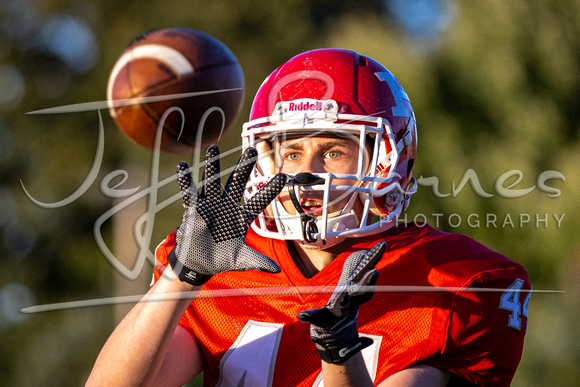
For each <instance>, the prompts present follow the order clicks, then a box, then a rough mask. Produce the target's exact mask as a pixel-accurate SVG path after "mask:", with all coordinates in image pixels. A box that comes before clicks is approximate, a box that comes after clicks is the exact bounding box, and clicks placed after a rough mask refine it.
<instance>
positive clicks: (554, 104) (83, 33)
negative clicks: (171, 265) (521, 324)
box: [0, 0, 580, 386]
mask: <svg viewBox="0 0 580 387" xmlns="http://www.w3.org/2000/svg"><path fill="white" fill-rule="evenodd" d="M165 27H187V28H193V29H198V30H201V31H203V32H206V33H209V34H211V35H213V36H215V37H217V38H218V39H220V40H221V41H222V42H224V43H225V44H226V45H227V46H228V47H230V49H231V50H232V51H233V52H234V54H235V55H236V56H237V58H238V59H239V61H240V63H241V65H242V68H243V70H244V73H245V78H246V99H245V104H244V109H243V111H242V114H241V115H240V117H239V118H238V120H237V121H236V124H235V125H234V126H233V127H232V129H231V130H230V131H229V133H228V134H227V135H226V136H225V137H224V138H222V140H220V143H219V145H220V147H221V148H222V151H223V150H233V151H234V152H232V155H233V156H232V160H226V162H225V164H226V166H227V163H230V165H233V163H234V162H235V159H237V157H238V152H237V151H236V149H238V147H239V146H240V144H241V140H240V137H239V133H240V129H241V124H242V123H243V122H244V121H245V119H246V118H247V117H248V114H249V108H250V105H251V102H252V98H253V95H254V93H255V92H256V90H257V88H258V86H259V85H260V83H261V82H262V80H263V79H264V78H265V77H266V76H267V75H268V74H269V73H270V72H271V71H272V70H273V69H274V68H275V67H277V66H278V65H280V64H281V63H283V62H284V61H286V60H287V59H289V58H290V57H292V56H293V55H295V54H297V53H299V52H302V51H305V50H309V49H313V48H320V47H342V48H349V49H354V50H356V51H358V52H360V53H361V54H365V55H368V56H370V57H372V58H374V59H376V60H378V61H379V62H381V63H383V64H384V65H385V66H386V67H387V68H389V69H390V70H391V72H393V73H394V74H395V76H396V77H397V78H398V79H399V80H400V81H401V83H402V84H403V86H404V87H405V89H406V91H407V93H408V95H409V96H410V98H411V101H412V103H413V106H414V108H415V113H416V116H417V121H418V128H419V150H418V155H419V157H418V160H417V163H416V173H415V175H416V177H417V178H419V182H420V189H419V192H418V193H417V194H416V195H415V196H414V197H413V200H412V205H411V207H410V209H409V211H408V213H407V220H408V221H412V220H418V221H428V222H429V223H430V224H431V225H433V226H435V227H436V228H439V229H441V230H444V231H450V232H458V233H465V234H467V235H470V236H472V237H474V238H476V239H477V240H479V241H480V242H483V243H484V244H486V245H488V246H489V247H491V248H493V249H495V250H497V251H499V252H501V253H503V254H505V255H507V256H509V257H510V258H512V259H514V260H516V261H518V262H520V263H522V264H523V265H524V266H525V267H526V268H527V270H528V272H529V275H530V280H531V282H532V284H533V286H534V289H536V290H560V291H563V292H564V293H535V294H533V296H532V298H531V303H530V306H529V319H530V321H529V325H528V330H527V338H526V343H525V348H524V354H523V359H522V362H521V365H520V367H519V369H518V371H517V373H516V376H515V379H514V382H513V385H514V386H546V385H550V386H572V385H580V324H578V322H577V320H576V319H578V318H580V307H579V306H580V284H579V281H578V279H579V278H580V242H579V240H578V238H577V232H578V229H579V228H580V211H579V210H580V209H579V207H580V201H579V200H578V190H579V188H580V181H579V180H580V169H579V168H578V166H579V165H580V143H579V129H580V109H579V106H580V2H578V1H570V0H528V1H525V2H507V1H501V0H486V1H453V0H406V1H405V0H383V1H381V0H359V1H356V2H352V1H346V0H333V1H326V0H321V1H314V2H311V1H306V0H284V1H280V0H270V1H263V2H243V1H238V0H216V1H192V0H187V1H186V0H176V1H166V0H141V1H111V0H90V1H84V2H79V1H73V0H49V1H46V0H43V1H41V0H0V208H1V210H0V265H1V266H0V267H1V270H0V348H2V350H1V351H0V375H2V377H1V378H0V385H6V386H32V385H42V386H45V385H46V386H78V385H81V384H83V383H84V381H85V379H86V377H87V376H88V374H89V372H90V370H91V368H92V364H93V362H94V360H95V358H96V356H97V355H98V353H99V350H100V348H101V347H102V345H103V344H104V342H105V340H106V338H107V337H108V335H109V334H110V333H111V331H112V330H113V329H114V327H115V325H116V324H117V322H118V321H119V320H120V318H122V316H123V315H124V314H125V313H126V312H127V310H128V308H130V307H131V305H132V303H131V302H132V300H130V299H129V300H128V301H129V302H127V303H118V302H109V303H107V302H105V304H108V305H100V306H99V305H98V306H88V305H87V304H86V303H85V304H83V303H80V304H72V305H71V304H64V305H63V306H62V307H60V308H56V309H57V310H52V311H46V312H39V313H28V314H25V313H21V312H20V310H21V309H22V308H25V307H29V306H35V305H46V304H55V303H65V302H76V301H84V300H98V299H102V298H109V297H118V296H130V295H138V294H142V293H144V292H146V290H147V288H148V285H149V282H150V278H151V271H152V265H151V264H150V263H149V262H148V261H145V262H142V261H139V259H138V256H139V254H138V250H139V249H138V246H137V244H136V242H135V239H136V238H135V233H136V234H140V233H141V232H142V230H140V229H138V230H136V231H135V224H136V223H135V221H136V219H137V218H138V217H139V216H140V215H141V214H143V212H144V211H145V210H146V209H147V208H151V206H149V207H147V202H146V200H147V197H144V198H143V199H141V200H136V201H134V202H131V203H132V204H131V205H128V206H127V207H126V208H123V210H122V211H119V212H118V213H117V214H116V215H114V216H110V215H111V211H110V210H111V209H112V208H113V207H114V206H116V205H122V204H123V203H127V202H123V201H124V200H126V199H127V198H128V197H129V196H123V195H122V194H123V192H121V193H120V194H119V195H117V196H119V197H114V198H112V197H110V196H112V195H106V193H107V190H106V187H113V186H115V185H117V190H122V189H123V190H127V191H124V194H126V195H128V194H130V193H135V192H140V191H142V190H144V189H146V188H147V187H149V186H150V179H151V176H150V175H151V170H152V168H151V165H152V162H153V158H152V154H151V152H150V151H148V150H146V149H144V148H141V147H139V146H138V145H136V144H135V143H133V142H131V141H130V140H129V139H127V138H126V137H125V136H124V135H123V134H121V133H120V131H119V130H118V129H117V128H116V126H115V124H114V122H113V121H112V119H111V118H110V116H109V114H108V112H107V111H105V110H103V111H101V112H100V113H101V115H102V120H103V129H104V130H103V134H104V137H103V140H104V147H103V150H102V152H101V153H100V154H102V156H103V158H102V161H100V160H98V157H97V158H95V156H96V155H97V156H99V152H98V151H97V149H98V146H97V144H98V141H99V113H98V112H97V111H87V112H77V113H69V114H54V115H30V114H27V113H29V112H32V111H36V110H39V109H44V108H49V107H56V106H63V105H69V104H77V103H83V102H94V101H102V100H105V90H106V84H107V79H108V76H109V73H110V71H111V69H112V67H113V64H114V63H115V61H116V59H117V58H118V57H119V55H120V54H121V52H122V51H123V50H124V49H125V47H126V46H127V44H128V42H129V41H130V40H131V39H132V38H133V37H134V36H136V35H138V34H139V33H141V32H143V31H145V30H148V29H152V28H165ZM195 157H197V155H187V156H186V158H185V159H186V160H187V158H189V159H192V158H195ZM182 159H184V156H168V155H162V156H161V160H160V162H161V166H160V168H159V180H162V179H165V178H168V177H171V176H172V175H173V173H174V166H175V164H176V163H177V162H178V161H180V160H182ZM95 160H96V162H95ZM111 173H113V174H112V175H111ZM111 176H115V177H114V178H113V179H108V178H109V177H111ZM469 177H470V178H469ZM109 180H110V181H109ZM102 185H104V186H105V187H104V188H103V187H102ZM502 187H503V188H502ZM506 188H510V190H509V191H506ZM131 190H132V191H131ZM26 192H27V193H28V195H27V194H26ZM177 192H178V190H177V185H176V184H175V185H174V184H168V185H167V186H164V187H162V188H160V189H159V191H158V197H157V203H161V202H163V201H165V200H168V198H171V197H172V196H173V195H175V194H176V193H177ZM506 192H507V193H509V192H511V193H512V195H511V196H513V197H508V196H509V195H507V194H506ZM35 201H36V203H35ZM39 202H40V203H39ZM59 202H61V205H59V204H58V203H59ZM42 203H44V204H42ZM50 203H56V204H55V205H48V204H50ZM181 213H182V210H181V206H180V204H179V203H178V202H175V203H169V204H168V205H166V206H164V207H163V208H160V209H159V211H158V212H157V213H156V214H155V221H154V223H153V228H152V231H151V232H152V237H151V244H150V246H149V249H150V250H151V251H153V250H154V249H155V246H156V245H157V244H158V243H159V242H160V241H161V240H162V239H163V238H164V236H165V235H166V234H167V233H169V232H170V231H171V230H173V229H174V228H175V227H176V226H177V225H178V224H179V222H180V219H181ZM96 224H97V225H98V227H96V231H95V225H96ZM99 238H102V239H99ZM99 240H100V241H101V242H97V241H99ZM103 246H105V247H106V248H103ZM107 249H108V250H110V251H111V253H112V254H113V255H114V256H115V257H116V258H117V259H118V260H119V261H120V262H121V263H122V264H123V265H124V266H126V267H127V268H129V269H131V268H135V273H137V274H139V275H138V276H137V278H135V279H134V280H129V279H127V278H126V277H124V276H122V275H120V274H119V272H118V271H117V270H115V269H114V267H113V265H112V264H111V262H110V260H109V259H108V258H107V257H108V256H107V255H106V254H105V252H104V250H107ZM116 300H118V299H116ZM73 306H74V307H73ZM191 384H192V385H194V384H195V382H193V383H191Z"/></svg>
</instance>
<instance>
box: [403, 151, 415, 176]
mask: <svg viewBox="0 0 580 387" xmlns="http://www.w3.org/2000/svg"><path fill="white" fill-rule="evenodd" d="M405 152H406V151H405ZM414 166H415V159H410V160H409V162H408V163H407V177H410V176H411V175H412V174H413V167H414Z"/></svg>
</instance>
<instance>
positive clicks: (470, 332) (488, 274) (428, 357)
mask: <svg viewBox="0 0 580 387" xmlns="http://www.w3.org/2000/svg"><path fill="white" fill-rule="evenodd" d="M381 239H383V240H385V241H386V242H387V244H388V245H387V249H386V251H385V253H384V255H383V257H382V259H381V260H380V261H379V262H378V263H377V265H376V269H378V271H379V279H378V282H377V288H376V291H375V294H374V296H373V298H372V300H370V301H369V302H367V303H365V304H363V305H362V306H361V307H360V312H359V316H358V321H357V322H358V331H359V334H360V335H365V336H368V337H370V338H372V339H373V341H374V343H373V345H371V346H370V347H368V348H366V349H364V350H363V357H364V359H365V363H366V366H367V369H368V371H369V374H370V376H371V378H372V379H373V380H374V383H375V385H377V384H379V383H380V382H382V381H383V380H385V379H386V378H387V377H389V376H390V375H392V374H394V373H395V372H397V371H400V370H402V369H404V368H406V367H408V366H410V365H412V364H416V363H423V364H428V365H431V366H434V367H436V368H439V369H441V370H445V371H449V372H452V373H454V374H456V375H458V376H460V377H462V378H465V379H467V380H469V381H471V382H473V383H475V384H477V385H482V386H484V385H493V386H505V385H509V383H510V381H511V380H512V378H513V375H514V372H515V370H516V368H517V365H518V363H519V361H520V358H521V354H522V349H523V341H524V335H525V330H526V324H527V305H528V301H529V295H530V294H531V293H530V292H529V290H530V289H531V287H530V284H529V282H528V276H527V273H526V272H525V270H524V269H523V267H522V266H521V265H519V264H518V263H516V262H514V261H511V260H509V259H508V258H506V257H504V256H503V255H501V254H499V253H496V252H494V251H491V250H490V249H488V248H486V247H485V246H483V245H481V244H479V243H477V242H476V241H474V240H473V239H471V238H469V237H466V236H464V235H458V234H448V233H443V232H440V231H436V230H434V229H433V228H431V227H429V226H424V227H419V226H416V225H406V226H401V227H398V228H396V229H393V230H390V231H389V232H388V233H386V234H384V235H378V236H377V235H375V236H373V237H367V238H364V239H361V240H360V241H359V242H358V243H356V244H355V245H353V246H351V247H350V248H348V249H347V250H345V251H344V252H343V253H341V254H340V255H339V256H338V257H337V258H336V259H334V260H333V261H332V262H331V263H330V264H329V265H328V266H326V267H325V268H324V269H322V270H321V271H320V272H318V273H317V274H316V275H315V276H313V277H312V278H306V277H305V276H304V275H303V274H302V273H301V272H300V270H299V269H298V268H297V266H296V264H295V263H294V261H293V259H292V257H291V256H290V254H289V252H288V249H287V247H286V242H285V241H281V240H275V239H269V238H263V237H260V236H258V235H257V234H256V233H254V232H253V231H252V230H250V231H249V232H248V235H247V237H246V242H247V243H248V245H250V246H251V247H252V248H254V249H256V250H257V251H260V252H261V253H263V254H265V255H267V256H268V257H270V258H272V259H273V260H274V261H276V262H277V263H278V265H279V266H280V268H281V269H282V270H281V272H280V273H277V274H271V273H263V272H257V271H253V270H250V271H243V272H235V271H231V272H226V273H221V274H217V275H214V276H213V277H212V278H211V279H210V280H209V281H208V282H207V283H206V284H205V285H204V286H203V288H202V290H201V291H200V293H199V295H198V297H197V298H196V299H195V300H194V301H193V302H192V303H191V305H190V306H189V307H188V309H187V310H186V312H185V313H184V314H183V316H182V318H181V320H180V322H179V323H180V325H182V326H184V327H185V328H187V329H188V330H189V331H190V332H192V333H193V335H194V336H195V337H196V338H197V341H198V342H199V344H200V347H201V350H202V352H203V356H204V378H205V384H206V385H211V386H213V385H216V384H218V383H219V384H220V385H225V386H229V385H235V386H237V385H243V384H238V383H239V382H240V381H243V382H245V385H250V386H270V385H273V386H313V385H319V383H320V382H321V365H320V358H319V356H318V354H317V352H316V349H315V346H314V343H313V342H312V341H311V340H310V331H309V328H310V326H309V324H306V323H302V322H300V321H299V320H298V318H297V317H296V316H297V315H298V313H299V312H300V311H302V310H306V309H314V308H320V307H322V306H324V305H325V304H326V302H327V301H328V298H329V297H330V293H331V292H332V290H333V289H334V287H335V286H336V284H337V281H338V278H339V277H340V274H341V271H342V266H343V264H344V261H345V259H346V258H347V257H348V256H349V255H350V254H351V253H352V252H354V251H356V250H361V249H362V250H370V249H371V248H372V247H373V246H374V245H375V244H376V243H377V242H378V241H379V240H381ZM174 246H175V240H174V235H173V234H170V235H169V236H168V237H167V238H166V240H165V241H164V242H163V243H162V244H161V245H160V246H159V247H158V249H157V252H156V256H157V260H158V264H159V265H167V255H168V254H169V252H170V251H171V250H172V249H173V247H174ZM161 269H162V267H160V266H159V267H157V268H156V270H155V279H157V278H158V276H159V273H160V271H161ZM317 289H326V290H328V292H321V291H317Z"/></svg>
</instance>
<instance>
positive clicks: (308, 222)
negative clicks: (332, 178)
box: [288, 172, 326, 245]
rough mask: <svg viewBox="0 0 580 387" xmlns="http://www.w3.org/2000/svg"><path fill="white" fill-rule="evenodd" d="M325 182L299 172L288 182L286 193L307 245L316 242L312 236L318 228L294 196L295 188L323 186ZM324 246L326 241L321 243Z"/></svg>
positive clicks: (309, 174)
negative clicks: (296, 215)
mask: <svg viewBox="0 0 580 387" xmlns="http://www.w3.org/2000/svg"><path fill="white" fill-rule="evenodd" d="M324 182H325V180H324V179H323V178H322V177H318V176H314V175H313V174H311V173H308V172H301V173H298V174H296V175H295V176H294V178H293V179H289V180H288V192H289V193H290V199H291V200H292V204H293V205H294V207H295V208H296V211H297V212H298V214H299V215H300V224H301V225H302V237H303V238H304V240H305V241H306V242H308V243H314V242H316V238H314V237H313V235H314V234H317V233H318V227H317V226H316V219H315V218H314V217H313V216H310V215H308V214H307V213H306V211H304V208H302V205H301V204H300V201H299V200H298V197H297V195H296V188H295V187H296V186H298V187H300V186H303V185H319V184H324ZM322 244H323V245H325V244H326V241H322Z"/></svg>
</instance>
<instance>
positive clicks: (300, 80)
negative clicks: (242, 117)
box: [242, 49, 417, 248]
mask: <svg viewBox="0 0 580 387" xmlns="http://www.w3.org/2000/svg"><path fill="white" fill-rule="evenodd" d="M321 135H322V136H328V135H335V136H350V137H351V138H352V139H353V140H354V141H356V143H357V144H359V160H358V162H359V167H358V169H357V173H356V174H348V175H347V174H340V175H337V174H330V173H319V174H317V173H314V174H310V173H308V174H297V175H296V176H292V175H290V176H289V178H290V179H289V181H290V183H289V187H288V188H287V189H288V191H289V194H290V195H291V196H293V197H294V198H296V197H297V196H298V197H299V196H300V195H301V193H302V194H303V193H304V192H305V190H318V191H324V194H323V197H324V198H325V199H324V200H325V201H326V200H328V198H329V197H330V196H329V194H328V193H329V191H333V190H334V191H335V192H336V191H342V194H343V195H351V197H350V200H349V201H348V204H347V205H346V206H345V207H344V208H343V209H342V210H340V211H334V212H332V213H329V211H328V210H327V208H328V207H329V203H327V202H325V203H324V206H323V207H324V209H323V211H322V214H321V215H320V216H316V217H313V216H307V215H306V214H305V212H304V211H301V208H299V207H300V205H299V204H295V206H296V210H297V211H296V215H291V214H289V213H288V212H287V211H286V210H285V209H284V207H283V206H282V205H281V203H280V201H279V200H278V199H275V200H274V202H273V203H272V205H271V206H270V207H269V208H268V210H266V211H265V212H264V213H262V214H260V215H259V216H258V218H257V219H256V221H255V222H254V223H253V224H252V227H253V228H254V230H255V231H256V232H257V233H258V234H260V235H263V236H267V237H271V238H277V239H288V240H300V241H301V242H302V244H303V245H305V246H306V247H312V248H321V247H329V246H332V245H334V244H336V243H338V242H340V241H342V240H343V239H344V238H346V237H361V236H365V235H371V234H375V233H378V232H381V231H384V230H387V229H388V228H390V227H392V226H393V225H395V224H396V222H397V219H398V217H399V216H400V214H401V212H402V211H404V210H405V209H406V208H407V206H408V204H409V199H410V196H411V195H412V194H413V193H414V192H415V191H416V187H417V185H416V182H415V179H414V178H413V165H414V161H415V154H416V149H417V130H416V122H415V115H414V112H413V108H412V106H411V102H410V101H409V97H408V96H407V94H406V93H405V90H404V89H403V87H402V86H401V84H400V83H399V81H397V79H396V78H395V77H394V76H393V75H392V74H391V73H390V72H389V71H388V70H387V69H386V68H385V67H384V66H382V65H381V64H380V63H378V62H377V61H375V60H373V59H371V58H369V57H366V56H363V55H359V54H358V53H356V52H354V51H350V50H344V49H319V50H313V51H308V52H305V53H302V54H300V55H297V56H295V57H293V58H292V59H290V60H288V61H287V62H286V63H284V64H283V65H282V66H280V67H278V68H277V69H276V70H275V71H274V72H273V73H272V74H270V75H269V76H268V77H267V78H266V80H265V81H264V82H263V83H262V85H261V86H260V88H259V89H258V92H257V94H256V97H255V99H254V102H253V104H252V110H251V113H250V121H249V122H247V123H246V124H244V126H243V131H242V140H243V147H244V149H245V148H247V147H255V148H256V149H257V150H258V153H259V159H258V162H257V163H256V167H255V171H254V172H255V173H253V174H252V178H251V180H250V185H251V186H250V187H249V189H248V190H247V193H246V197H247V198H249V197H251V196H252V195H253V193H255V192H256V190H257V189H258V188H259V187H260V186H262V185H263V184H265V182H266V181H268V180H269V179H270V178H271V177H272V176H273V175H274V174H276V173H277V172H279V167H277V166H276V158H275V157H274V154H273V153H274V151H273V150H272V142H273V141H276V139H278V138H281V137H283V138H289V137H292V138H296V137H304V138H307V137H309V136H321ZM298 175H301V176H298ZM336 179H341V181H345V180H348V181H351V182H352V183H351V184H349V185H344V184H341V185H337V184H333V180H336ZM290 191H292V192H290ZM356 200H360V202H361V204H362V208H363V211H362V214H361V213H360V211H358V213H355V211H354V210H353V207H354V202H355V201H356ZM293 202H294V203H299V200H298V201H297V200H294V199H293ZM359 207H360V206H359Z"/></svg>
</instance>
